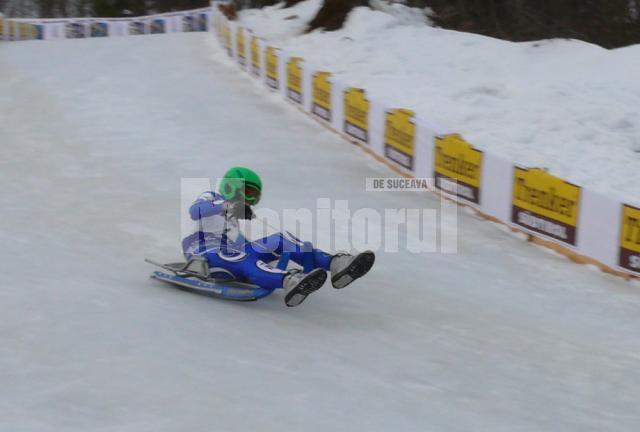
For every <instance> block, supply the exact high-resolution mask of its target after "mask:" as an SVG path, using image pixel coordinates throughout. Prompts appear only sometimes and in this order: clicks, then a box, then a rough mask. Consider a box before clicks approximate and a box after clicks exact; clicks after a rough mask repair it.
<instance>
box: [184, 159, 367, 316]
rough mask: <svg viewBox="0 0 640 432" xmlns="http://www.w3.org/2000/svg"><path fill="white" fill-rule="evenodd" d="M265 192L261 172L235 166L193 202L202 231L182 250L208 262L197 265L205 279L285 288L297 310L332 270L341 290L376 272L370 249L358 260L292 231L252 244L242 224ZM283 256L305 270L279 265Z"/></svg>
mask: <svg viewBox="0 0 640 432" xmlns="http://www.w3.org/2000/svg"><path fill="white" fill-rule="evenodd" d="M261 193H262V181H261V180H260V177H259V176H258V174H256V173H255V172H254V171H252V170H250V169H248V168H244V167H234V168H231V169H230V170H229V171H227V173H226V174H225V175H224V177H223V178H222V180H221V181H220V184H219V190H218V192H213V191H209V192H205V193H203V194H202V195H200V197H199V198H198V199H197V200H196V201H195V202H194V203H193V205H192V206H191V208H190V209H189V215H190V217H191V219H192V220H193V221H194V222H196V224H197V228H196V229H195V232H193V233H192V234H190V235H189V236H188V237H186V238H185V239H183V241H182V249H183V252H184V256H185V258H186V260H187V263H192V262H194V261H200V263H201V264H203V265H201V266H199V267H198V266H196V267H198V268H200V269H201V270H200V271H201V272H208V274H206V275H205V274H202V275H201V276H202V277H204V278H206V279H214V280H233V281H239V282H246V283H249V284H252V285H256V286H258V287H260V288H263V289H266V290H270V291H267V292H268V293H271V292H273V290H275V289H278V288H282V289H284V292H285V298H284V301H285V304H286V305H287V306H289V307H293V306H298V305H300V304H301V303H302V302H303V301H304V300H305V299H306V298H307V296H309V295H310V294H311V293H313V292H315V291H316V290H318V289H320V288H321V287H322V286H323V285H324V283H325V281H326V279H327V272H329V273H331V283H332V285H333V287H334V288H337V289H341V288H344V287H346V286H347V285H349V284H350V283H351V282H353V281H354V280H356V279H358V278H360V277H362V276H364V275H365V274H366V273H367V272H368V271H369V270H370V269H371V267H372V266H373V263H374V261H375V255H374V253H373V252H371V251H366V252H362V253H360V254H358V255H355V256H354V255H350V254H347V253H337V254H329V253H327V252H324V251H321V250H319V249H315V248H313V246H311V244H310V243H303V242H301V241H300V240H298V239H297V238H295V237H294V236H293V235H291V234H290V233H288V232H285V233H277V234H273V235H271V236H268V237H265V238H263V239H260V240H256V241H250V240H247V239H246V238H245V237H244V236H243V234H242V232H241V231H240V228H239V224H238V220H240V219H247V220H250V219H253V218H254V217H255V216H254V213H253V207H254V206H255V205H257V204H258V203H259V202H260V196H261ZM283 254H288V257H289V259H291V261H293V262H295V263H297V264H299V265H300V266H302V267H303V268H304V270H301V269H284V268H278V266H277V262H276V261H277V260H278V259H280V258H281V256H282V255H283ZM204 264H206V265H204ZM305 271H306V272H305Z"/></svg>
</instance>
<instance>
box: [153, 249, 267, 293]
mask: <svg viewBox="0 0 640 432" xmlns="http://www.w3.org/2000/svg"><path fill="white" fill-rule="evenodd" d="M145 261H146V262H148V263H149V264H153V265H155V266H158V267H160V268H162V269H164V270H166V272H162V271H154V272H153V273H152V274H151V277H152V278H153V279H157V280H160V281H163V282H167V283H170V284H172V285H174V286H176V287H178V288H179V289H182V290H185V291H191V292H195V293H198V294H204V295H207V296H210V297H215V298H219V299H223V300H233V301H242V302H247V301H256V300H258V299H261V298H263V297H266V296H268V295H270V294H271V293H272V292H273V291H274V290H272V289H266V288H261V287H259V286H256V285H252V284H248V283H243V282H239V281H236V280H234V279H232V278H229V277H226V278H224V277H221V278H212V277H210V274H211V273H210V272H209V266H208V265H207V262H206V260H204V259H203V258H201V257H197V256H196V257H194V259H192V260H191V261H189V262H188V263H171V264H160V263H157V262H155V261H152V260H149V259H146V260H145ZM213 274H215V273H213Z"/></svg>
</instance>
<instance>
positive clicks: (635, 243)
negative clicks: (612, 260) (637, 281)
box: [619, 204, 640, 273]
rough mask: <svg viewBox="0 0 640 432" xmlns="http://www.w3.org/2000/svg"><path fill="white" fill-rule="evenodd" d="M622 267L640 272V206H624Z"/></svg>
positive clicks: (621, 237)
mask: <svg viewBox="0 0 640 432" xmlns="http://www.w3.org/2000/svg"><path fill="white" fill-rule="evenodd" d="M619 265H620V267H622V268H624V269H627V270H631V271H633V272H636V273H640V208H637V207H632V206H630V205H626V204H625V205H623V206H622V222H621V228H620V262H619Z"/></svg>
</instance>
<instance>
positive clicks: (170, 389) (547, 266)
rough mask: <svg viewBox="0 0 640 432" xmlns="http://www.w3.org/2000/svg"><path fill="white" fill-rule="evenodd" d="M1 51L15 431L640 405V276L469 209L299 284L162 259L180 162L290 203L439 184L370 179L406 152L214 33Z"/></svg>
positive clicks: (2, 261) (3, 412)
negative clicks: (233, 295)
mask: <svg viewBox="0 0 640 432" xmlns="http://www.w3.org/2000/svg"><path fill="white" fill-rule="evenodd" d="M0 70H2V78H1V79H0V146H1V148H2V156H0V183H1V184H2V186H3V189H2V193H0V244H1V245H2V246H3V247H2V248H0V341H1V343H0V431H2V432H5V431H6V432H49V431H50V432H59V431H64V432H74V431H78V432H80V431H81V432H88V431H91V432H92V431H95V432H98V431H101V432H105V431H114V432H115V431H117V432H169V431H171V432H183V431H215V432H218V431H224V432H247V431H260V432H270V431H278V432H282V431H305V432H306V431H318V432H320V431H322V432H326V431H358V430H366V431H371V432H376V431H380V432H388V431H402V432H410V431H416V432H428V431H433V432H442V431H447V432H457V431H460V432H463V431H464V432H468V431H491V432H493V431H498V430H504V431H519V432H529V431H530V432H540V431H545V432H552V431H557V432H574V431H575V432H585V431H607V432H623V431H624V432H632V431H636V430H638V429H639V428H640V414H639V413H638V410H637V401H638V400H639V399H640V359H639V357H638V352H639V347H640V331H639V329H640V314H638V310H639V308H640V286H638V284H637V283H636V284H630V283H626V282H624V281H623V280H622V279H620V278H615V277H611V276H607V275H605V274H603V273H600V272H596V271H590V270H589V269H588V268H586V267H583V266H577V265H574V264H572V263H569V262H568V261H567V260H565V259H563V258H560V257H557V256H555V255H553V254H550V253H548V252H547V251H545V250H542V249H539V248H537V247H534V246H531V245H530V244H527V243H525V242H523V241H521V240H519V239H517V238H515V237H514V236H513V235H511V234H509V233H506V232H503V231H501V230H498V229H496V227H495V226H494V225H493V224H491V223H488V222H484V221H482V220H479V219H477V218H476V217H474V216H472V215H469V214H467V213H464V212H461V213H460V214H459V230H460V238H459V253H458V254H453V255H442V254H419V255H418V254H410V253H406V252H401V253H384V252H379V256H378V262H377V265H376V267H375V268H374V270H373V272H372V273H371V274H370V275H369V277H368V278H367V280H366V281H362V283H358V284H357V285H356V284H354V285H353V286H352V287H349V288H348V289H345V290H342V291H335V290H333V289H332V288H331V287H330V286H329V285H327V286H325V287H324V288H323V289H322V290H320V291H319V292H318V293H316V294H314V295H313V297H311V298H310V299H308V300H307V301H306V302H305V304H304V305H302V306H301V307H299V308H294V309H288V308H286V307H285V306H284V304H283V296H282V295H281V293H277V294H274V295H273V296H272V297H269V298H267V299H265V300H263V301H260V302H257V303H252V304H233V303H226V302H222V301H216V300H213V299H210V298H206V297H202V296H197V295H194V294H190V293H186V292H182V291H179V290H176V289H174V288H171V287H169V286H166V285H163V284H161V283H159V282H156V281H153V280H151V279H149V277H148V276H149V274H150V272H151V270H152V268H150V267H149V266H148V265H146V264H145V263H144V262H143V259H144V258H145V257H151V258H156V259H158V260H173V259H176V258H177V257H178V256H179V255H178V248H179V246H178V244H179V230H180V218H179V205H180V194H179V192H180V181H181V178H183V177H210V176H217V175H220V174H221V173H222V172H223V171H224V170H225V169H226V168H228V167H229V166H231V165H235V164H246V165H249V166H251V167H253V168H255V169H256V170H257V171H259V172H260V173H261V174H262V176H263V180H264V183H265V193H264V195H263V203H262V204H263V205H264V206H269V207H271V208H273V209H283V208H298V207H304V206H308V207H313V206H314V205H315V199H316V198H317V197H331V198H333V199H349V200H350V203H351V206H352V207H353V208H365V207H368V208H372V209H377V210H380V211H382V210H383V209H385V208H402V207H416V206H423V207H425V208H437V206H438V205H439V204H440V203H439V200H438V199H437V198H435V197H434V196H432V195H430V194H424V195H421V194H418V195H416V194H410V193H366V192H364V181H363V179H364V178H366V177H385V176H392V175H393V173H392V172H391V171H389V169H388V168H387V167H386V166H384V165H381V164H380V163H378V162H376V161H375V160H374V159H371V158H368V157H366V156H365V155H364V154H363V152H362V151H361V150H360V149H358V148H357V147H356V146H352V145H349V144H348V143H347V142H345V141H344V140H342V139H340V138H338V137H337V136H336V135H335V134H333V133H330V132H328V131H326V130H325V129H324V128H323V127H321V126H319V125H318V124H316V123H315V122H313V121H311V120H309V119H307V118H306V117H304V116H303V115H301V114H300V112H299V111H298V110H297V109H294V108H292V107H290V106H288V105H287V104H285V103H283V102H281V101H280V98H279V97H277V96H270V95H269V93H268V92H267V91H266V90H264V89H263V88H262V86H260V85H257V84H252V81H251V79H250V78H248V77H247V76H243V75H242V74H239V73H238V70H237V69H236V67H235V66H234V65H229V60H228V59H226V54H225V53H224V52H223V50H222V49H220V48H219V47H218V43H217V42H215V41H214V40H213V38H212V36H211V35H208V34H201V33H183V34H171V35H159V36H144V37H143V36H136V37H123V38H100V39H93V40H64V41H53V42H37V43H36V42H16V43H11V44H3V45H0ZM327 167H330V168H332V169H331V175H330V176H327V175H326V173H327V171H328V168H327Z"/></svg>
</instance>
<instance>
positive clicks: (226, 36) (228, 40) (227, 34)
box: [222, 23, 233, 56]
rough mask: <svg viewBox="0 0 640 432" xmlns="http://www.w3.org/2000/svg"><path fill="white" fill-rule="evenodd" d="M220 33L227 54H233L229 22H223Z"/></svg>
mask: <svg viewBox="0 0 640 432" xmlns="http://www.w3.org/2000/svg"><path fill="white" fill-rule="evenodd" d="M222 34H223V35H224V47H225V48H226V49H227V54H229V56H233V49H232V46H231V27H229V24H227V23H224V24H223V26H222Z"/></svg>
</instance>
